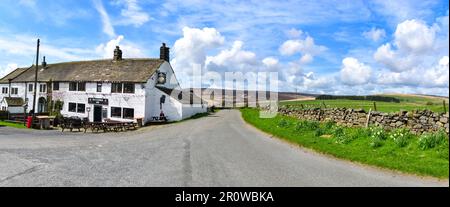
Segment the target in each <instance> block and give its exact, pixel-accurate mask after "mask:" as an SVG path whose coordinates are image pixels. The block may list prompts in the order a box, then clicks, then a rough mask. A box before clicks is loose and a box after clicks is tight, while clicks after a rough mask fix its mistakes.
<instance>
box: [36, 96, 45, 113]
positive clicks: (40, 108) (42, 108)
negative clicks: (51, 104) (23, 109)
mask: <svg viewBox="0 0 450 207" xmlns="http://www.w3.org/2000/svg"><path fill="white" fill-rule="evenodd" d="M44 112H47V101H46V100H45V98H44V97H40V98H39V100H38V113H44Z"/></svg>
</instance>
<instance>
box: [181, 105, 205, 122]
mask: <svg viewBox="0 0 450 207" xmlns="http://www.w3.org/2000/svg"><path fill="white" fill-rule="evenodd" d="M207 110H208V108H207V104H203V107H202V105H201V104H192V105H190V104H183V109H182V111H183V116H182V119H187V118H189V117H191V116H194V115H195V114H199V113H205V112H207Z"/></svg>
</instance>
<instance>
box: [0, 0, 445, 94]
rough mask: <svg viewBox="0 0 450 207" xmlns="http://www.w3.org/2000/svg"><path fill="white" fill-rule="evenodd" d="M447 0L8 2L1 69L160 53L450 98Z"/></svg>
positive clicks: (336, 87) (180, 66) (340, 89)
mask: <svg viewBox="0 0 450 207" xmlns="http://www.w3.org/2000/svg"><path fill="white" fill-rule="evenodd" d="M448 8H449V6H448V1H434V0H430V1H421V0H411V1H407V0H403V1H388V0H384V1H358V0H351V1H345V0H336V1H331V0H326V1H320V0H319V1H298V0H295V1H294V0H293V1H283V2H280V1H238V0H236V1H234V0H229V1H200V0H181V1H178V0H168V1H153V0H139V1H138V0H65V1H54V0H2V4H1V6H0V52H1V55H0V76H1V75H5V74H6V73H7V72H9V71H11V70H12V69H14V68H16V67H23V66H29V65H31V64H32V63H33V62H34V53H35V44H36V43H35V41H36V38H38V37H39V38H41V40H42V55H45V56H46V57H47V61H48V62H50V63H51V62H61V61H74V60H89V59H99V58H111V56H112V50H113V48H114V47H115V45H120V46H121V48H122V50H123V52H124V56H125V57H158V56H159V46H160V44H161V42H166V43H167V44H168V45H169V46H170V47H171V63H172V66H173V67H174V70H175V71H176V73H177V76H178V78H179V79H180V81H181V82H182V84H183V83H186V82H187V79H188V78H187V77H189V76H190V75H191V74H190V73H189V72H188V69H187V68H190V67H191V66H192V65H193V64H201V65H203V66H204V67H205V69H206V70H209V71H217V72H224V71H235V72H236V71H240V72H248V71H276V72H278V73H279V78H280V82H279V87H280V90H282V91H295V90H297V91H300V92H309V93H331V94H377V93H423V94H436V95H446V96H448V93H449V92H448V88H449V68H448V51H449V48H448V34H449V31H448V30H449V27H448V13H449V9H448Z"/></svg>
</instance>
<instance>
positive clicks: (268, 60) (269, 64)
mask: <svg viewBox="0 0 450 207" xmlns="http://www.w3.org/2000/svg"><path fill="white" fill-rule="evenodd" d="M278 62H279V60H278V59H276V58H274V57H266V58H264V59H263V60H262V63H263V64H264V65H265V66H267V67H274V66H276V65H278Z"/></svg>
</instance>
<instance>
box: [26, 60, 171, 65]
mask: <svg viewBox="0 0 450 207" xmlns="http://www.w3.org/2000/svg"><path fill="white" fill-rule="evenodd" d="M127 60H161V59H159V58H123V59H122V60H120V61H115V60H113V59H95V60H77V61H68V62H57V63H49V64H47V66H51V65H60V64H76V63H89V62H101V61H111V62H122V61H127ZM161 61H164V60H161ZM33 66H34V65H33ZM40 66H42V65H40Z"/></svg>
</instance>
